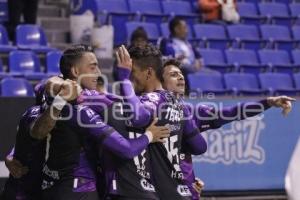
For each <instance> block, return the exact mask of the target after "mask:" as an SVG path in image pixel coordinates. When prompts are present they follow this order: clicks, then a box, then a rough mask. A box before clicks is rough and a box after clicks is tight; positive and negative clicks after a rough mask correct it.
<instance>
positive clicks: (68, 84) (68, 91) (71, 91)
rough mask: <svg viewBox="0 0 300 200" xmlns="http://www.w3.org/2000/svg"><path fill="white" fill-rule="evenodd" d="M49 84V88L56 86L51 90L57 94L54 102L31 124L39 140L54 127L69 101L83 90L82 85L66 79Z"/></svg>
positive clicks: (33, 132)
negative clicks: (52, 84)
mask: <svg viewBox="0 0 300 200" xmlns="http://www.w3.org/2000/svg"><path fill="white" fill-rule="evenodd" d="M55 84H56V86H54V87H52V86H48V87H47V88H48V89H49V88H56V89H54V91H51V92H52V94H57V95H56V96H55V97H54V100H53V102H52V104H51V105H50V106H49V107H48V108H47V109H46V110H45V111H44V112H43V113H42V114H41V115H40V116H39V117H38V118H37V119H36V120H35V122H34V123H33V124H32V126H31V130H30V135H31V136H32V137H33V138H35V139H38V140H41V139H44V138H45V137H47V135H48V134H49V133H50V132H51V130H52V129H53V128H54V126H55V123H56V120H57V119H58V118H59V115H60V112H61V111H62V109H63V107H64V106H65V105H66V104H67V102H68V101H72V100H74V99H76V98H77V97H78V95H79V93H80V92H81V88H80V86H79V85H78V84H77V83H76V82H75V81H71V80H65V81H63V82H61V84H60V85H59V87H60V88H59V92H58V93H57V91H56V90H57V89H58V83H55Z"/></svg>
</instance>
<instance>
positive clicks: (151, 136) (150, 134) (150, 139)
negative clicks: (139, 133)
mask: <svg viewBox="0 0 300 200" xmlns="http://www.w3.org/2000/svg"><path fill="white" fill-rule="evenodd" d="M145 135H146V136H147V138H148V141H149V143H151V142H152V141H153V133H152V132H151V131H149V130H147V131H146V132H145Z"/></svg>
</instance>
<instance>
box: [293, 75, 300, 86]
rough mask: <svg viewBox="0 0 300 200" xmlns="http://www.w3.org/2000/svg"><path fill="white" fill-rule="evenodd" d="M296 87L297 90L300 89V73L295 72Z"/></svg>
mask: <svg viewBox="0 0 300 200" xmlns="http://www.w3.org/2000/svg"><path fill="white" fill-rule="evenodd" d="M293 78H294V83H295V87H296V89H297V90H300V73H297V74H293Z"/></svg>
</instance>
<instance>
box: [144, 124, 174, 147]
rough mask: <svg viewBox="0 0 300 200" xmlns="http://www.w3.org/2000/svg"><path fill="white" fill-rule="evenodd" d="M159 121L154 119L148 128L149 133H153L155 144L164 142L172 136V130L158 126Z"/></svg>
mask: <svg viewBox="0 0 300 200" xmlns="http://www.w3.org/2000/svg"><path fill="white" fill-rule="evenodd" d="M157 121H158V119H157V118H156V119H154V120H153V122H152V123H151V125H150V126H149V127H148V128H147V131H150V132H151V133H152V136H153V139H152V143H154V142H162V143H163V142H164V138H167V137H169V136H170V133H171V132H170V130H169V128H168V127H166V126H156V125H155V124H156V123H157Z"/></svg>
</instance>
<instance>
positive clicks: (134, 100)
mask: <svg viewBox="0 0 300 200" xmlns="http://www.w3.org/2000/svg"><path fill="white" fill-rule="evenodd" d="M129 76H130V71H129V70H127V69H124V68H118V79H119V81H122V84H121V94H122V95H123V96H124V101H125V102H126V103H127V104H128V105H130V107H131V108H130V109H129V110H130V112H129V111H127V113H125V114H127V116H130V119H131V120H130V121H131V123H132V126H135V127H145V126H147V125H149V123H150V122H151V120H152V117H151V113H150V112H149V110H147V108H146V107H145V106H144V105H143V104H142V103H141V101H140V99H139V98H138V97H137V96H136V94H135V92H134V89H133V86H132V83H131V82H130V81H129ZM125 112H126V111H125Z"/></svg>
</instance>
